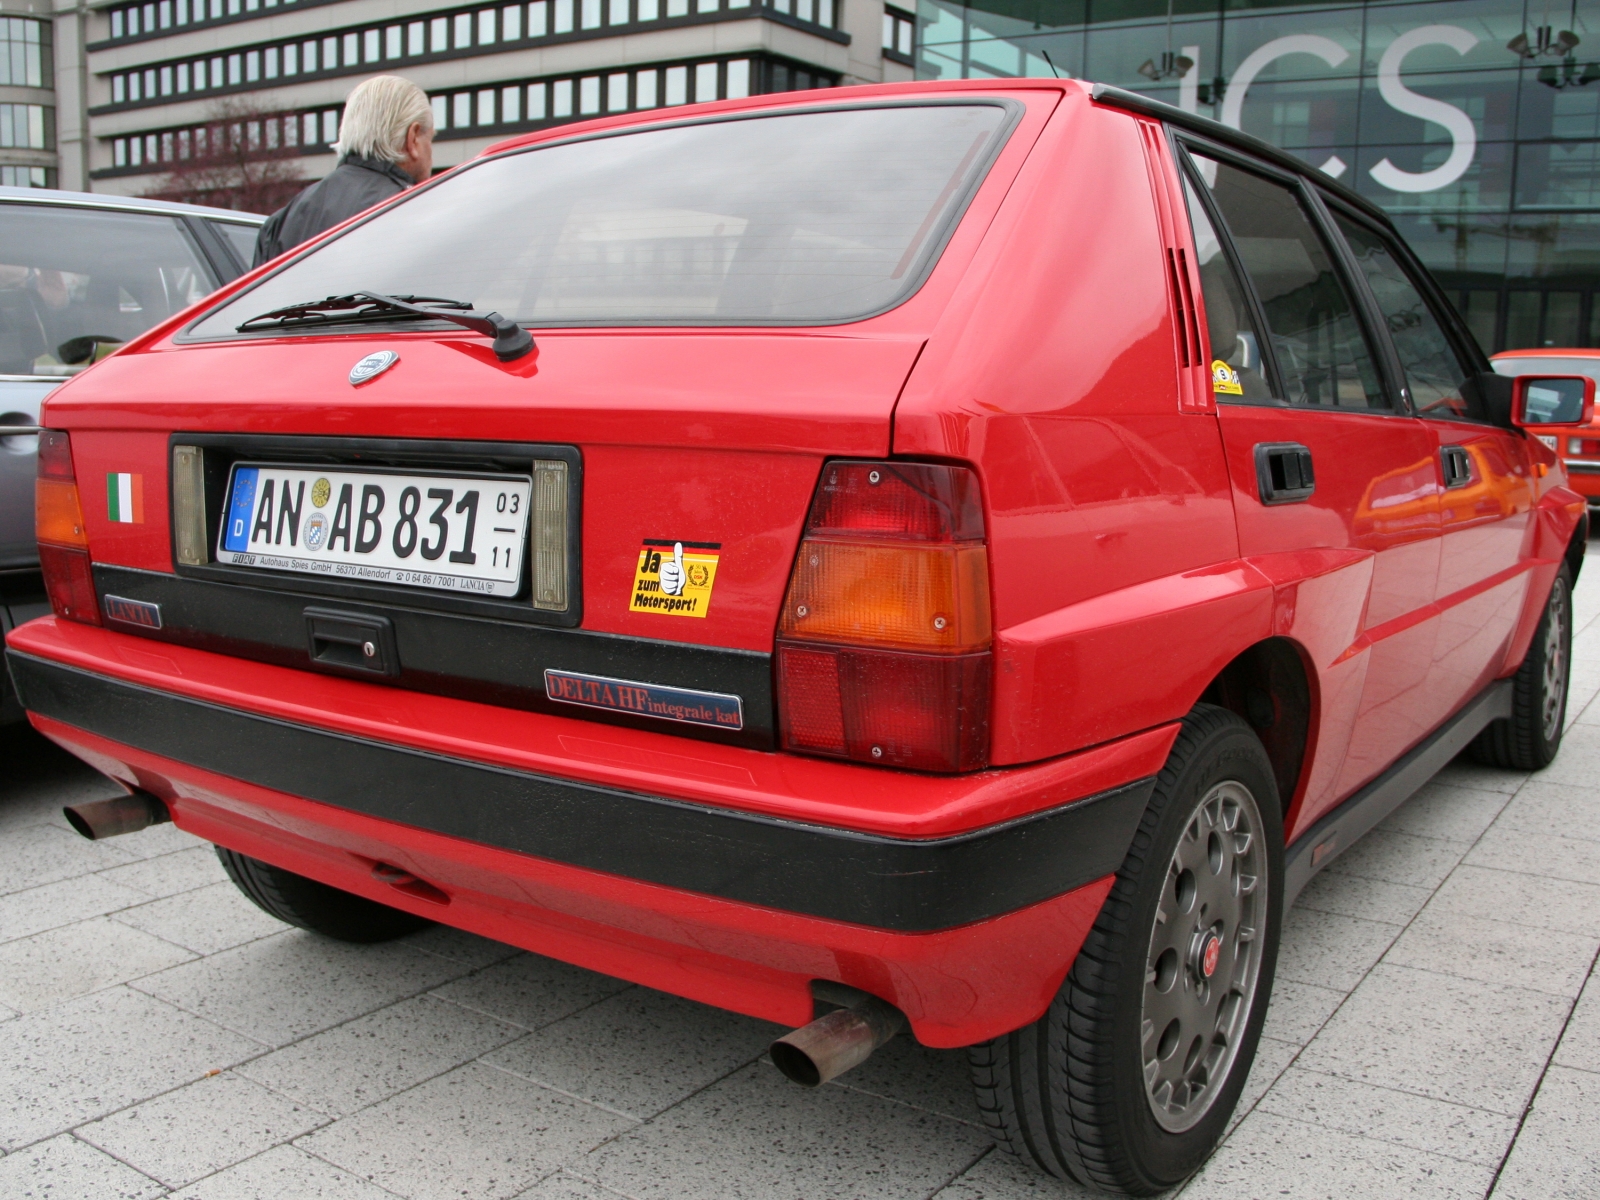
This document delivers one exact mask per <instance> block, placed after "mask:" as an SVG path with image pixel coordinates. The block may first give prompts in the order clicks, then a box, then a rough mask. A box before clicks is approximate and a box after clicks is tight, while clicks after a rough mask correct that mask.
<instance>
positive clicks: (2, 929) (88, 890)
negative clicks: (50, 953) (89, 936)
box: [0, 834, 149, 942]
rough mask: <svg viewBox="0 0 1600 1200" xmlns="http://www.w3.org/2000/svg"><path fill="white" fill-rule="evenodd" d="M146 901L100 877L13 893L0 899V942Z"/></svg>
mask: <svg viewBox="0 0 1600 1200" xmlns="http://www.w3.org/2000/svg"><path fill="white" fill-rule="evenodd" d="M3 836H4V835H3V834H0V837H3ZM147 899H149V897H148V896H146V895H145V894H144V893H143V892H139V891H135V890H134V889H133V888H130V887H123V886H122V885H121V884H117V883H112V882H111V881H110V880H109V879H106V878H105V877H104V876H101V875H78V876H75V877H74V878H72V879H63V880H60V881H59V882H56V883H46V884H43V885H42V886H40V887H36V888H29V889H28V890H27V891H25V892H12V893H11V894H10V895H8V896H0V942H9V941H13V940H15V939H16V938H21V937H31V936H32V935H33V934H36V933H44V932H46V931H47V930H51V929H59V928H61V926H63V925H71V924H73V923H74V922H76V921H86V920H88V919H89V918H90V917H102V916H104V915H105V914H106V913H109V912H115V911H116V910H117V909H119V908H126V907H128V905H130V904H142V903H144V901H145V900H147Z"/></svg>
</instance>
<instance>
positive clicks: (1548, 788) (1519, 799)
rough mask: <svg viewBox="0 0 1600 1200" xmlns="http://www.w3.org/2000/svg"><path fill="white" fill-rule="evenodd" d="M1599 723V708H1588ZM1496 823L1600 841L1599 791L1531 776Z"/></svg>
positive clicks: (1514, 827) (1593, 788) (1593, 787)
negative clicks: (1592, 711) (1526, 784)
mask: <svg viewBox="0 0 1600 1200" xmlns="http://www.w3.org/2000/svg"><path fill="white" fill-rule="evenodd" d="M1590 708H1591V709H1593V710H1594V712H1595V714H1596V716H1595V719H1596V721H1597V722H1600V704H1592V705H1590ZM1499 823H1500V824H1501V825H1503V826H1506V827H1507V828H1510V829H1525V830H1527V831H1528V832H1529V833H1548V834H1554V835H1555V836H1557V837H1570V838H1579V839H1582V840H1584V841H1590V842H1594V841H1600V789H1597V788H1596V787H1595V786H1594V785H1593V784H1585V785H1581V786H1579V785H1574V784H1569V783H1552V782H1547V781H1546V780H1545V779H1544V777H1543V776H1540V775H1535V776H1534V777H1533V778H1532V779H1530V780H1529V781H1528V786H1527V787H1525V788H1523V789H1522V790H1521V791H1519V792H1518V793H1517V795H1516V798H1515V799H1513V800H1512V801H1511V803H1510V804H1508V805H1506V807H1505V810H1504V811H1503V812H1502V813H1501V814H1500V819H1499Z"/></svg>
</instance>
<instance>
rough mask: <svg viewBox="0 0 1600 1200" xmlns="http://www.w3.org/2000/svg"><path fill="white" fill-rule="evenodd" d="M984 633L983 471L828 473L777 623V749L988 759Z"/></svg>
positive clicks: (876, 468)
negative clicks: (978, 474)
mask: <svg viewBox="0 0 1600 1200" xmlns="http://www.w3.org/2000/svg"><path fill="white" fill-rule="evenodd" d="M990 640H991V627H990V612H989V556H988V550H987V548H986V547H985V545H984V529H983V505H982V500H981V497H980V494H979V490H978V480H977V477H976V476H975V475H974V474H973V473H972V472H971V471H970V470H968V469H967V468H965V467H948V466H942V465H933V464H923V463H897V462H864V463H862V462H831V463H829V464H828V465H827V466H826V467H825V468H823V472H822V481H821V483H820V484H818V487H817V495H816V498H815V499H814V500H813V501H812V505H811V514H810V517H809V519H808V520H807V522H806V531H805V537H804V539H803V540H802V542H801V543H800V554H799V557H798V559H797V560H796V562H795V568H794V573H793V575H792V576H791V577H790V580H789V591H788V595H787V596H786V597H785V599H784V607H783V616H782V619H781V620H780V621H779V623H778V645H777V651H778V721H779V729H780V739H781V744H782V746H783V748H784V749H786V750H794V751H800V752H802V753H807V754H825V755H831V756H834V757H838V758H849V759H855V760H857V761H859V762H868V763H878V764H882V765H884V766H895V767H910V768H914V769H917V770H923V771H972V770H977V769H979V768H981V767H983V766H985V765H986V764H987V762H988V757H989V690H990V671H991V666H990V650H989V647H990Z"/></svg>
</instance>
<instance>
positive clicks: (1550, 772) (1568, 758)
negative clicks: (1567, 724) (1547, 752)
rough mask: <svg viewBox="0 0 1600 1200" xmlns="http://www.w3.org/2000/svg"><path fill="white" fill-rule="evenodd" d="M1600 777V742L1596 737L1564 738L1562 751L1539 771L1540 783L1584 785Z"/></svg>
mask: <svg viewBox="0 0 1600 1200" xmlns="http://www.w3.org/2000/svg"><path fill="white" fill-rule="evenodd" d="M1596 778H1600V742H1597V741H1596V739H1594V738H1563V739H1562V741H1561V753H1560V754H1558V755H1557V756H1556V760H1555V761H1554V762H1553V763H1551V764H1550V765H1549V766H1548V767H1545V768H1544V769H1543V770H1542V771H1540V772H1539V773H1538V779H1539V782H1540V783H1567V784H1573V785H1575V786H1577V787H1584V786H1586V785H1588V784H1589V783H1590V782H1592V781H1593V780H1594V779H1596Z"/></svg>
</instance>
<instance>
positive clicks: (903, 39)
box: [883, 5, 917, 66]
mask: <svg viewBox="0 0 1600 1200" xmlns="http://www.w3.org/2000/svg"><path fill="white" fill-rule="evenodd" d="M883 50H884V53H885V54H887V55H888V56H889V57H890V58H892V59H894V60H895V61H897V62H900V63H904V64H905V65H906V66H911V65H913V64H914V63H915V61H916V52H917V18H916V16H915V15H914V14H912V13H909V12H906V11H905V10H904V9H900V8H893V7H890V6H889V5H884V8H883Z"/></svg>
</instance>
